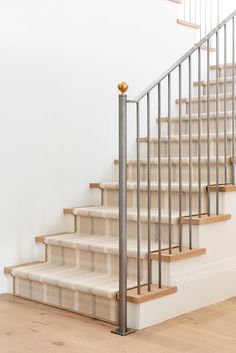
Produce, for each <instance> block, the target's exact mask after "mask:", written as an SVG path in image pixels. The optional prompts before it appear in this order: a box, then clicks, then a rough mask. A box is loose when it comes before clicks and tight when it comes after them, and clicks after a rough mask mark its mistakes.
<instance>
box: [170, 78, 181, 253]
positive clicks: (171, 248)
mask: <svg viewBox="0 0 236 353" xmlns="http://www.w3.org/2000/svg"><path fill="white" fill-rule="evenodd" d="M180 104H181V102H180ZM171 197H172V193H171V75H170V74H169V75H168V220H169V223H168V225H169V254H171V253H172V226H171V223H172V222H171V220H172V200H171Z"/></svg>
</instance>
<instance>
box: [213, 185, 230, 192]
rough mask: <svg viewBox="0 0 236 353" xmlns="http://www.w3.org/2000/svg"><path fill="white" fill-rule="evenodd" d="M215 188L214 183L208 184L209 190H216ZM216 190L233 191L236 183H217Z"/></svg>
mask: <svg viewBox="0 0 236 353" xmlns="http://www.w3.org/2000/svg"><path fill="white" fill-rule="evenodd" d="M207 189H208V187H207ZM216 190H217V187H216V185H210V191H211V192H216ZM218 191H219V192H234V191H236V185H233V184H226V185H218Z"/></svg>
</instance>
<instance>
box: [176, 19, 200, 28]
mask: <svg viewBox="0 0 236 353" xmlns="http://www.w3.org/2000/svg"><path fill="white" fill-rule="evenodd" d="M176 22H177V23H178V24H179V25H183V26H186V27H190V28H194V29H200V28H201V26H200V25H199V24H197V23H193V22H189V21H185V20H181V19H180V18H178V19H177V20H176Z"/></svg>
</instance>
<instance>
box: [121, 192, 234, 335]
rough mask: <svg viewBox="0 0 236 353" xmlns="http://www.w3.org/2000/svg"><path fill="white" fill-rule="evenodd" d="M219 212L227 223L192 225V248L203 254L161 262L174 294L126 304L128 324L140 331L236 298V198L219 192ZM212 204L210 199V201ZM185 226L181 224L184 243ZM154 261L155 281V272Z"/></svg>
mask: <svg viewBox="0 0 236 353" xmlns="http://www.w3.org/2000/svg"><path fill="white" fill-rule="evenodd" d="M220 197H221V199H222V205H223V206H222V208H224V209H222V211H223V210H224V212H229V211H231V214H232V219H231V220H230V221H226V222H221V223H215V224H207V225H201V226H193V247H199V248H206V249H207V252H206V255H203V256H199V257H196V258H191V259H186V260H183V261H177V262H173V263H163V273H162V275H163V280H164V281H165V284H167V285H173V286H177V293H175V294H172V295H170V296H166V297H162V298H159V299H155V300H152V301H149V302H145V303H142V304H132V303H128V325H129V327H132V328H134V329H137V330H140V329H143V328H146V327H149V326H151V325H154V324H158V323H160V322H162V321H165V320H168V319H171V318H173V317H176V316H179V315H182V314H184V313H187V312H190V311H192V310H196V309H199V308H201V307H204V306H207V305H209V304H213V303H217V302H219V301H222V300H225V299H228V298H231V297H234V296H235V295H236V281H235V278H236V255H235V249H236V236H235V229H236V195H235V193H233V192H232V193H230V192H229V193H222V194H221V195H220ZM212 201H213V200H212ZM187 228H188V225H184V238H185V241H186V236H187V232H186V230H187ZM157 270H158V267H157V262H156V261H153V274H154V278H153V280H154V282H156V281H157V278H155V273H157V272H158V271H157Z"/></svg>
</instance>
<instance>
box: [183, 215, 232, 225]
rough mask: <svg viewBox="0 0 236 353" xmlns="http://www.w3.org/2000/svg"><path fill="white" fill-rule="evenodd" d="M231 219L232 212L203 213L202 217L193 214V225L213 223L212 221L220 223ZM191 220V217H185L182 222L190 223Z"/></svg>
mask: <svg viewBox="0 0 236 353" xmlns="http://www.w3.org/2000/svg"><path fill="white" fill-rule="evenodd" d="M230 219H231V215H230V214H219V215H211V216H208V215H202V217H200V218H199V217H198V216H193V217H192V224H193V225H202V224H211V223H218V222H225V221H229V220H230ZM189 223H190V220H189V217H183V218H182V219H181V224H189Z"/></svg>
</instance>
